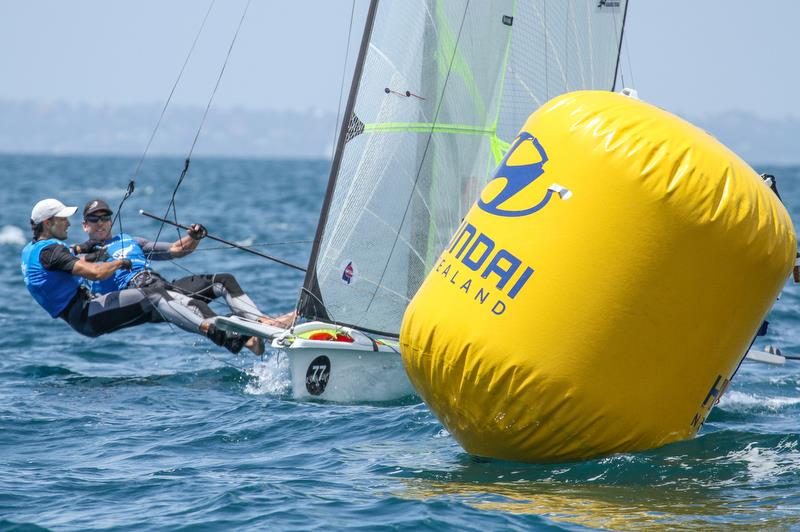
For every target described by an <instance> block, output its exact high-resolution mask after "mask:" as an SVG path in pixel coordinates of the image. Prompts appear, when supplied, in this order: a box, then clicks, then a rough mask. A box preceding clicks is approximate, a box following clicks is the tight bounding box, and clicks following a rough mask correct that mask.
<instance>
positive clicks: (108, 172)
mask: <svg viewBox="0 0 800 532" xmlns="http://www.w3.org/2000/svg"><path fill="white" fill-rule="evenodd" d="M135 162H136V161H135V160H134V159H130V158H103V157H39V156H10V155H4V156H0V186H2V192H0V297H1V298H2V304H1V305H0V330H1V331H2V332H0V529H2V530H5V529H13V530H40V529H52V530H94V529H113V530H182V529H189V530H206V529H209V530H210V529H240V530H248V529H255V530H263V529H340V528H362V529H369V530H373V529H395V528H401V529H460V530H481V531H485V530H498V529H530V528H558V529H568V530H584V529H592V528H610V529H635V530H639V529H643V528H645V527H648V528H650V527H661V528H670V529H672V528H679V529H688V528H697V529H709V528H719V529H728V528H732V527H737V528H746V529H759V530H760V529H765V528H766V529H793V528H797V529H800V494H799V493H800V447H798V444H799V443H800V429H798V417H799V416H800V362H794V363H792V362H789V363H787V364H786V365H785V366H766V365H759V364H754V363H745V364H744V365H743V366H742V368H741V370H740V371H739V373H738V375H737V377H736V379H735V381H734V382H733V384H732V386H731V388H730V389H729V392H728V393H727V394H726V395H725V396H724V397H723V399H722V401H721V403H720V404H719V406H717V407H716V408H715V409H714V411H713V412H712V413H711V415H710V417H709V419H708V421H707V423H706V424H705V426H704V427H703V429H702V431H701V433H700V435H699V436H698V437H697V438H695V439H693V440H691V441H686V442H681V443H676V444H672V445H668V446H666V447H663V448H660V449H655V450H652V451H648V452H641V453H632V454H619V455H614V456H609V457H605V458H601V459H597V460H590V461H586V462H580V463H566V464H555V465H529V464H519V463H511V462H500V461H486V460H478V459H475V458H473V457H471V456H469V455H468V454H467V453H465V452H464V451H463V450H462V449H461V448H460V447H459V446H458V444H457V443H456V442H455V441H454V440H453V439H452V437H451V436H450V435H449V434H448V433H447V432H446V431H445V430H443V428H442V426H441V424H440V423H439V422H438V421H437V420H436V418H435V417H434V416H433V415H432V414H431V413H430V411H429V410H428V409H427V408H426V406H425V405H424V404H422V403H420V402H419V401H416V400H406V401H403V402H401V403H397V404H379V405H370V404H351V405H337V404H326V403H320V402H299V401H294V400H292V398H291V397H290V394H289V388H288V387H289V380H288V373H287V371H288V370H287V365H286V361H285V360H283V359H282V358H281V357H280V356H277V355H275V354H271V355H270V356H267V357H265V358H264V359H263V360H262V359H257V358H255V357H252V356H250V355H245V354H241V355H238V356H233V355H230V354H228V353H227V352H224V351H221V350H220V349H219V348H216V347H214V346H213V345H211V344H210V343H209V342H207V341H206V340H204V339H201V338H200V337H198V336H195V335H190V334H187V333H184V332H182V331H179V330H176V329H172V328H170V327H169V326H167V325H166V324H159V325H145V326H142V327H138V328H134V329H128V330H125V331H121V332H118V333H115V334H112V335H107V336H104V337H100V338H98V339H89V338H84V337H81V336H79V335H77V334H75V333H73V332H72V330H71V329H69V327H68V326H67V325H66V324H65V323H63V322H62V321H60V320H51V319H50V318H49V316H47V315H46V314H45V312H44V311H42V310H41V309H40V308H39V307H38V306H36V304H35V303H34V302H33V300H32V299H31V298H30V296H29V295H28V293H27V291H26V290H25V288H24V286H23V282H22V278H21V274H20V271H19V264H18V263H19V252H20V250H21V248H22V246H23V245H24V242H25V240H26V239H27V237H28V228H27V224H26V220H27V218H28V217H29V213H30V208H31V206H32V205H33V203H35V202H36V201H38V200H39V199H41V198H44V197H49V196H56V197H58V198H60V199H62V200H63V201H65V202H66V203H68V204H76V205H83V203H84V202H85V201H87V200H88V199H89V198H91V197H95V196H99V197H103V198H105V199H107V200H108V201H109V203H111V204H112V205H116V204H117V203H118V202H119V200H120V199H121V197H122V190H123V189H124V186H125V184H126V183H127V179H128V175H129V174H130V172H131V171H132V169H133V168H134V166H135ZM181 164H182V163H181V161H180V160H179V159H168V158H161V159H158V158H156V159H151V160H148V161H147V162H146V164H145V166H144V168H143V171H142V174H141V176H140V178H139V179H138V181H137V190H136V193H135V194H134V196H133V197H132V198H131V199H129V200H128V202H127V204H126V206H125V209H124V211H123V220H122V221H123V226H124V228H125V230H126V231H127V232H130V233H133V234H140V235H143V236H151V237H152V236H154V235H155V232H156V231H157V230H158V224H157V223H156V222H153V221H151V220H147V219H144V218H143V217H141V216H139V215H138V214H136V212H137V211H138V209H140V208H141V209H145V210H147V211H150V212H155V213H160V214H163V212H164V209H165V208H166V205H167V202H168V199H169V195H170V192H171V190H172V186H173V184H174V182H175V180H176V179H177V177H178V174H179V172H180V169H181ZM757 169H758V170H759V171H770V172H772V173H775V174H777V175H778V176H779V179H780V181H779V184H780V186H781V192H782V195H783V197H784V201H785V202H786V203H787V204H788V205H789V206H790V208H791V211H792V213H793V216H794V219H795V220H800V218H798V215H800V211H799V210H798V209H799V208H800V169H798V168H770V167H758V168H757ZM327 171H328V162H327V161H257V160H215V159H198V160H195V161H194V162H193V163H192V168H191V169H190V173H189V176H188V177H187V179H186V181H185V183H184V185H183V186H182V187H181V189H180V191H179V193H178V195H177V212H178V216H179V218H180V219H181V220H182V221H187V222H191V221H197V222H202V223H203V224H205V225H206V226H207V227H208V228H209V229H210V230H211V231H212V232H213V233H215V234H218V235H220V236H222V237H224V238H227V239H230V240H234V241H237V242H245V243H248V244H258V245H260V247H259V248H258V249H261V250H263V251H265V252H267V253H271V254H275V255H278V256H280V257H282V258H285V259H287V260H290V261H292V262H297V263H300V264H304V263H305V262H306V260H307V257H308V252H309V248H310V243H309V240H310V239H311V238H313V234H314V229H315V226H316V221H317V217H318V212H319V206H320V203H321V200H322V197H323V194H324V190H325V183H326V180H327ZM74 223H75V225H74V226H73V227H72V228H71V230H70V236H71V239H72V240H73V241H78V240H82V237H83V233H82V231H81V228H80V224H79V217H75V219H74ZM166 234H167V235H168V237H169V238H170V239H172V237H174V236H175V232H174V230H167V232H166ZM187 270H188V271H191V272H206V271H230V272H232V273H234V274H235V275H236V276H237V278H238V279H239V280H240V282H241V284H242V285H243V286H244V288H245V289H246V290H247V291H248V292H249V293H250V294H251V296H252V297H253V299H254V300H255V301H256V302H257V303H258V304H259V305H260V306H261V308H262V309H263V310H264V311H265V312H267V313H273V314H274V313H278V312H283V311H285V310H288V309H290V308H291V307H292V306H293V305H294V302H295V299H296V297H297V294H298V288H299V286H300V284H301V283H302V274H301V273H299V272H295V271H293V270H290V269H286V268H284V267H281V266H278V265H274V264H271V263H268V262H266V261H264V260H263V259H260V258H257V257H254V256H251V255H248V254H246V253H243V252H239V251H235V250H230V249H220V246H218V245H215V244H214V243H213V242H209V241H206V242H204V243H203V245H202V247H201V250H200V251H198V252H196V253H195V254H193V255H192V256H190V257H187V258H185V259H182V260H181V261H179V262H176V263H172V264H165V265H164V266H163V267H161V268H160V271H162V273H164V274H165V276H166V277H168V278H171V277H178V276H182V275H184V274H186V271H187ZM733 288H735V287H732V289H733ZM799 297H800V291H799V290H798V288H797V287H796V286H793V285H791V284H788V283H787V286H786V290H785V292H784V294H783V296H782V298H781V300H780V301H779V302H778V303H777V305H776V307H775V309H774V310H773V312H772V313H771V315H770V318H769V320H770V323H771V324H770V332H769V335H768V336H767V337H766V338H761V339H759V340H758V342H757V344H756V345H757V346H761V347H763V346H764V345H765V344H775V345H780V346H781V347H782V348H783V349H784V351H785V352H790V353H800V334H798V331H799V330H800V315H799V314H798V308H800V306H799V305H800V301H798V298H799Z"/></svg>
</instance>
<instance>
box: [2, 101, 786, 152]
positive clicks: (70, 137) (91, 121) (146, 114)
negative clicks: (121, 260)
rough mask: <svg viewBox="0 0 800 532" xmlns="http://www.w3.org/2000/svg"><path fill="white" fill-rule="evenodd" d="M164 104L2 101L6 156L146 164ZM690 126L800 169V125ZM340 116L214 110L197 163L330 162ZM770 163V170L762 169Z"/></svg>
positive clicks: (172, 139)
mask: <svg viewBox="0 0 800 532" xmlns="http://www.w3.org/2000/svg"><path fill="white" fill-rule="evenodd" d="M160 111H161V109H160V107H159V106H158V105H156V104H140V105H120V106H111V105H108V104H75V103H65V102H55V103H52V102H51V103H42V102H31V101H27V102H26V101H14V100H2V99H0V123H2V124H3V127H2V128H1V129H0V153H6V154H30V155H57V156H61V155H64V156H69V155H87V156H112V157H139V156H141V154H142V152H143V151H144V147H145V146H146V145H147V141H148V139H149V138H150V135H151V134H152V132H153V127H154V126H155V123H156V122H157V120H158V117H159V115H160ZM202 111H203V109H202V108H200V107H194V106H182V107H181V106H176V107H174V108H170V109H169V110H168V112H167V113H166V114H165V116H164V119H163V121H162V123H161V126H160V127H159V129H158V132H157V134H156V136H155V138H154V141H153V143H152V145H151V147H150V150H149V152H148V157H177V156H180V157H183V156H185V154H186V153H187V152H188V150H189V146H190V145H191V140H192V139H193V138H194V135H195V133H196V131H197V130H196V128H197V127H198V124H199V118H200V117H201V116H202ZM684 118H686V119H687V120H689V121H690V122H692V123H693V124H695V125H697V126H698V127H700V128H702V129H704V130H705V131H707V132H709V133H710V134H711V135H713V136H714V137H716V138H717V139H719V140H720V142H722V143H723V144H725V145H726V146H728V147H729V148H730V149H731V150H733V151H734V152H735V153H736V154H737V155H739V156H740V157H742V158H743V159H744V160H746V161H748V162H750V163H751V164H753V166H774V165H778V166H793V165H800V149H799V148H800V142H799V141H798V140H797V139H800V117H793V116H787V117H785V118H781V119H777V118H764V117H759V116H757V115H755V114H753V113H749V112H743V111H730V112H725V113H715V114H709V115H706V116H702V117H686V116H684ZM337 129H338V126H337V124H336V113H335V112H332V111H326V110H321V109H308V110H306V111H296V110H287V111H277V110H265V109H244V108H218V109H215V108H212V110H211V112H210V114H209V116H208V119H207V121H206V124H205V126H204V128H203V131H202V132H201V135H200V137H199V141H198V144H197V146H196V149H195V154H196V155H195V157H209V158H235V159H269V160H274V159H278V160H280V159H287V160H309V159H312V160H330V158H331V157H332V155H333V154H332V151H333V150H332V146H333V138H334V134H335V132H336V130H337ZM763 161H769V163H762V162H763Z"/></svg>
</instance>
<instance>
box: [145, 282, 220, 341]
mask: <svg viewBox="0 0 800 532" xmlns="http://www.w3.org/2000/svg"><path fill="white" fill-rule="evenodd" d="M141 291H142V292H143V293H144V294H145V296H146V297H147V299H148V300H149V301H150V303H151V304H152V306H153V308H154V311H153V321H168V322H170V323H172V324H174V325H177V326H178V327H180V328H181V329H183V330H184V331H189V332H192V333H196V334H203V335H204V330H203V329H206V328H207V327H201V325H202V324H203V322H204V321H205V320H206V319H208V318H212V317H214V316H215V314H214V312H213V311H212V310H211V309H210V308H208V305H206V304H205V303H203V302H201V301H193V300H192V299H191V298H189V297H187V296H185V295H183V294H180V293H178V292H174V291H171V290H165V289H163V288H161V287H146V288H142V289H141Z"/></svg>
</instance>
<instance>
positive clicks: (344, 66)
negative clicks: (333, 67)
mask: <svg viewBox="0 0 800 532" xmlns="http://www.w3.org/2000/svg"><path fill="white" fill-rule="evenodd" d="M355 12H356V0H353V3H352V5H351V7H350V25H349V26H348V28H347V46H346V48H345V50H344V63H343V64H342V79H341V82H340V83H339V106H338V107H337V108H336V122H334V124H333V142H331V160H333V155H334V152H335V151H336V134H337V133H338V131H339V119H340V118H341V115H342V97H343V95H344V78H345V75H346V73H347V61H348V60H349V59H350V37H351V36H352V34H353V16H354V14H355Z"/></svg>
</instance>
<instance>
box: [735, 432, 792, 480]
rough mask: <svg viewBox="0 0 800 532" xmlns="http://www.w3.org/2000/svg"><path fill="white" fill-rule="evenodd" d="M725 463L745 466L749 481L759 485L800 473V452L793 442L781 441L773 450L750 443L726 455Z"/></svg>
mask: <svg viewBox="0 0 800 532" xmlns="http://www.w3.org/2000/svg"><path fill="white" fill-rule="evenodd" d="M725 461H728V462H741V463H743V464H745V466H746V467H747V474H748V475H749V477H750V479H751V480H753V481H754V482H759V483H762V482H768V483H770V482H771V483H775V482H780V481H781V480H780V477H782V476H785V475H791V474H793V473H797V472H800V451H798V450H797V441H795V440H789V441H782V442H780V443H779V444H778V445H777V446H776V447H774V448H771V447H763V446H760V445H758V444H757V443H750V444H748V445H747V446H746V447H745V448H744V449H742V450H739V451H732V452H730V453H728V455H727V456H726V457H725Z"/></svg>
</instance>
